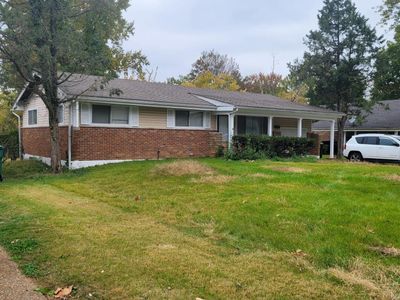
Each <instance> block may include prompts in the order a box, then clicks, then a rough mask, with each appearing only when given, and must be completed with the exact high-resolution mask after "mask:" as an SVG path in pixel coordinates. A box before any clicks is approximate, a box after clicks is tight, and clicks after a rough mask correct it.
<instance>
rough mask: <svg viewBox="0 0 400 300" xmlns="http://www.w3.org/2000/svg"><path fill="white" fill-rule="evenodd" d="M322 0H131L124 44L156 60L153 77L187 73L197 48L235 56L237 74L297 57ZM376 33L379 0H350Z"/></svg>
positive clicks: (278, 66) (279, 68)
mask: <svg viewBox="0 0 400 300" xmlns="http://www.w3.org/2000/svg"><path fill="white" fill-rule="evenodd" d="M322 2H323V1H322V0H246V1H244V0H134V1H132V6H131V7H130V9H129V10H128V11H127V13H126V18H127V19H128V20H131V21H134V22H135V28H136V33H135V35H134V36H133V37H132V38H131V39H129V41H127V42H126V44H125V49H126V50H142V51H143V52H144V54H146V55H147V56H148V58H149V60H150V62H151V64H152V68H155V67H157V66H158V68H159V70H158V76H157V78H156V80H157V81H164V80H165V79H166V78H168V77H171V76H178V75H180V74H187V73H188V72H189V70H190V67H191V65H192V63H193V62H194V61H195V60H196V59H197V58H198V57H199V56H200V53H201V52H202V51H203V50H210V49H215V50H217V51H218V52H220V53H222V54H228V55H229V56H232V57H234V58H235V59H236V61H237V62H238V63H239V65H240V69H241V72H242V74H243V75H248V74H251V73H256V72H260V71H262V72H270V71H272V67H273V57H274V56H275V71H276V72H277V73H281V74H284V75H286V74H287V67H286V66H287V63H288V62H291V61H293V60H294V59H295V58H297V57H301V56H302V54H303V52H304V50H305V48H304V46H303V38H304V37H305V35H306V34H307V33H308V32H309V31H310V30H311V29H315V28H316V27H317V13H318V11H319V10H320V9H321V7H322ZM354 2H355V3H356V5H357V7H358V8H359V10H360V11H361V13H362V14H364V15H365V16H367V17H368V18H369V20H370V24H371V25H372V26H375V27H377V29H378V31H379V32H380V34H383V33H385V29H383V28H382V27H381V26H380V25H378V23H379V20H380V19H379V15H378V13H377V12H376V10H377V6H378V5H380V4H381V2H382V0H355V1H354Z"/></svg>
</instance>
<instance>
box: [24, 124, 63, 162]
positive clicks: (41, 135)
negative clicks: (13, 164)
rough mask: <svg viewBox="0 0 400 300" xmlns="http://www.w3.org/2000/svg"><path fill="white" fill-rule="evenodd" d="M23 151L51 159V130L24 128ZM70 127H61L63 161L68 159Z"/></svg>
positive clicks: (46, 128) (45, 128)
mask: <svg viewBox="0 0 400 300" xmlns="http://www.w3.org/2000/svg"><path fill="white" fill-rule="evenodd" d="M21 133H22V151H23V153H26V154H30V155H35V156H42V157H50V153H51V144H50V128H48V127H38V128H23V129H22V131H21ZM67 151H68V127H60V152H61V159H62V160H66V159H67V157H68V154H67Z"/></svg>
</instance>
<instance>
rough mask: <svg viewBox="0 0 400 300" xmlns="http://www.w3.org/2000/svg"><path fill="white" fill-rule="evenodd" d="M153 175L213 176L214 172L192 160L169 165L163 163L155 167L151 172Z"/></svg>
mask: <svg viewBox="0 0 400 300" xmlns="http://www.w3.org/2000/svg"><path fill="white" fill-rule="evenodd" d="M152 173H153V174H158V175H170V176H185V175H209V176H210V175H214V174H215V171H214V170H213V169H212V168H210V167H208V166H206V165H203V164H201V163H199V162H197V161H193V160H177V161H173V162H170V163H164V164H160V165H158V166H156V167H155V168H154V169H153V170H152Z"/></svg>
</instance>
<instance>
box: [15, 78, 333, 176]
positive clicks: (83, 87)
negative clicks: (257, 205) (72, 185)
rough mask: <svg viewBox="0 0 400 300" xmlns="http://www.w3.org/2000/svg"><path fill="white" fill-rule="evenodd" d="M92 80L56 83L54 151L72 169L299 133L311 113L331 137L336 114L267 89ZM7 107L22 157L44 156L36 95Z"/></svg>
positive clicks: (42, 111) (206, 152)
mask: <svg viewBox="0 0 400 300" xmlns="http://www.w3.org/2000/svg"><path fill="white" fill-rule="evenodd" d="M98 81H99V78H98V77H94V76H84V75H74V76H73V77H71V78H70V79H69V80H68V81H67V82H65V83H63V84H62V85H61V86H60V98H61V99H62V102H60V103H62V104H60V108H59V119H60V137H61V154H62V159H63V163H65V164H68V166H69V167H70V168H73V169H75V168H80V167H87V166H94V165H100V164H105V163H113V162H120V161H127V160H142V159H158V158H185V157H207V156H212V155H214V154H215V152H216V149H217V147H218V146H220V145H227V144H229V141H230V139H231V138H232V136H233V135H235V134H260V135H261V134H264V135H269V136H272V135H275V136H292V137H306V136H307V134H309V133H310V132H311V124H312V121H314V120H327V121H329V122H330V123H331V124H332V126H331V127H332V138H333V126H334V123H335V120H337V118H338V117H340V114H338V113H336V112H334V111H331V110H327V109H323V108H319V107H313V106H308V105H302V104H297V103H291V102H289V101H286V100H282V99H279V98H277V97H274V96H269V95H260V94H251V93H244V92H227V91H219V90H208V89H197V88H186V87H182V86H174V85H168V84H163V83H149V82H144V81H133V80H124V79H114V80H111V81H110V82H108V83H107V84H106V85H104V86H103V87H102V88H100V87H99V84H98V83H96V82H98ZM67 99H70V100H68V101H67ZM14 111H16V112H18V113H19V114H20V115H22V126H21V134H22V148H23V153H24V156H25V158H31V157H36V158H39V159H41V160H43V161H45V162H47V163H48V162H49V161H50V158H49V157H50V138H49V125H48V111H47V109H46V107H45V105H44V103H43V102H42V100H41V98H39V97H38V96H37V95H35V94H32V93H31V92H30V89H29V86H28V87H27V88H26V89H25V90H24V91H22V92H21V94H20V95H19V97H18V99H17V101H16V103H15V105H14ZM332 143H333V141H332ZM332 145H333V144H332ZM332 155H333V147H332Z"/></svg>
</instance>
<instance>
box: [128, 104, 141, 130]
mask: <svg viewBox="0 0 400 300" xmlns="http://www.w3.org/2000/svg"><path fill="white" fill-rule="evenodd" d="M129 124H130V125H131V126H133V127H139V108H138V107H136V106H132V107H131V108H130V119H129Z"/></svg>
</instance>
